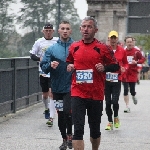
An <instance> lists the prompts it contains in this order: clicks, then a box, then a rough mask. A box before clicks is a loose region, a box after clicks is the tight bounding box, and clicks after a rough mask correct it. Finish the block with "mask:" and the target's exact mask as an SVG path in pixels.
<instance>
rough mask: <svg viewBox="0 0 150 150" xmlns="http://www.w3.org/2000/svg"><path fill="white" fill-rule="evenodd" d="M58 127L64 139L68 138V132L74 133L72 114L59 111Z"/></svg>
mask: <svg viewBox="0 0 150 150" xmlns="http://www.w3.org/2000/svg"><path fill="white" fill-rule="evenodd" d="M58 127H59V130H60V132H61V136H62V138H63V139H66V138H67V136H66V134H70V135H72V115H71V114H65V113H64V112H63V111H58ZM66 130H67V131H66Z"/></svg>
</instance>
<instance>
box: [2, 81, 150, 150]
mask: <svg viewBox="0 0 150 150" xmlns="http://www.w3.org/2000/svg"><path fill="white" fill-rule="evenodd" d="M122 90H123V88H122ZM136 91H137V97H138V100H139V101H138V104H137V105H134V104H133V102H132V99H131V96H130V107H131V113H124V112H123V110H124V108H125V104H124V101H123V93H121V96H120V112H119V117H120V120H121V127H120V128H119V129H114V130H113V131H106V130H105V126H106V124H107V117H106V114H105V111H103V116H102V123H101V132H102V139H101V145H100V150H126V149H128V150H150V129H149V125H150V80H141V83H140V85H137V86H136ZM104 105H105V103H104ZM43 108H44V106H43V103H39V104H36V105H34V106H31V107H29V108H26V109H24V110H21V111H19V112H17V113H16V114H13V115H12V114H10V115H7V116H6V117H0V150H59V148H58V147H59V146H60V145H61V143H62V140H61V136H60V132H59V129H58V127H57V114H56V115H55V119H54V126H53V127H48V126H47V125H46V120H45V119H44V115H43ZM84 140H85V150H92V148H91V144H90V141H89V127H88V123H87V117H86V124H85V134H84Z"/></svg>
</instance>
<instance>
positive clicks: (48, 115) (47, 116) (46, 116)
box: [45, 109, 50, 119]
mask: <svg viewBox="0 0 150 150" xmlns="http://www.w3.org/2000/svg"><path fill="white" fill-rule="evenodd" d="M49 117H50V113H49V109H46V110H45V119H49Z"/></svg>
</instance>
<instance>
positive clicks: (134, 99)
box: [132, 96, 137, 105]
mask: <svg viewBox="0 0 150 150" xmlns="http://www.w3.org/2000/svg"><path fill="white" fill-rule="evenodd" d="M132 100H133V103H134V104H135V105H136V104H137V98H136V97H135V96H132Z"/></svg>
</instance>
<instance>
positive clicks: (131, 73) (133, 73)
mask: <svg viewBox="0 0 150 150" xmlns="http://www.w3.org/2000/svg"><path fill="white" fill-rule="evenodd" d="M125 43H126V45H127V48H126V53H127V60H128V64H129V68H128V70H127V71H126V78H124V80H122V81H123V85H124V101H125V103H126V109H125V110H124V112H126V113H128V112H130V108H129V96H128V90H129V87H130V93H131V95H132V99H133V103H134V104H135V105H136V104H137V98H136V96H135V95H136V92H135V85H136V82H137V79H138V78H137V77H138V76H137V73H138V72H137V68H138V67H137V64H142V63H144V61H145V58H144V57H142V54H141V52H140V51H139V50H137V49H136V48H134V44H133V37H126V38H125Z"/></svg>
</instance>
